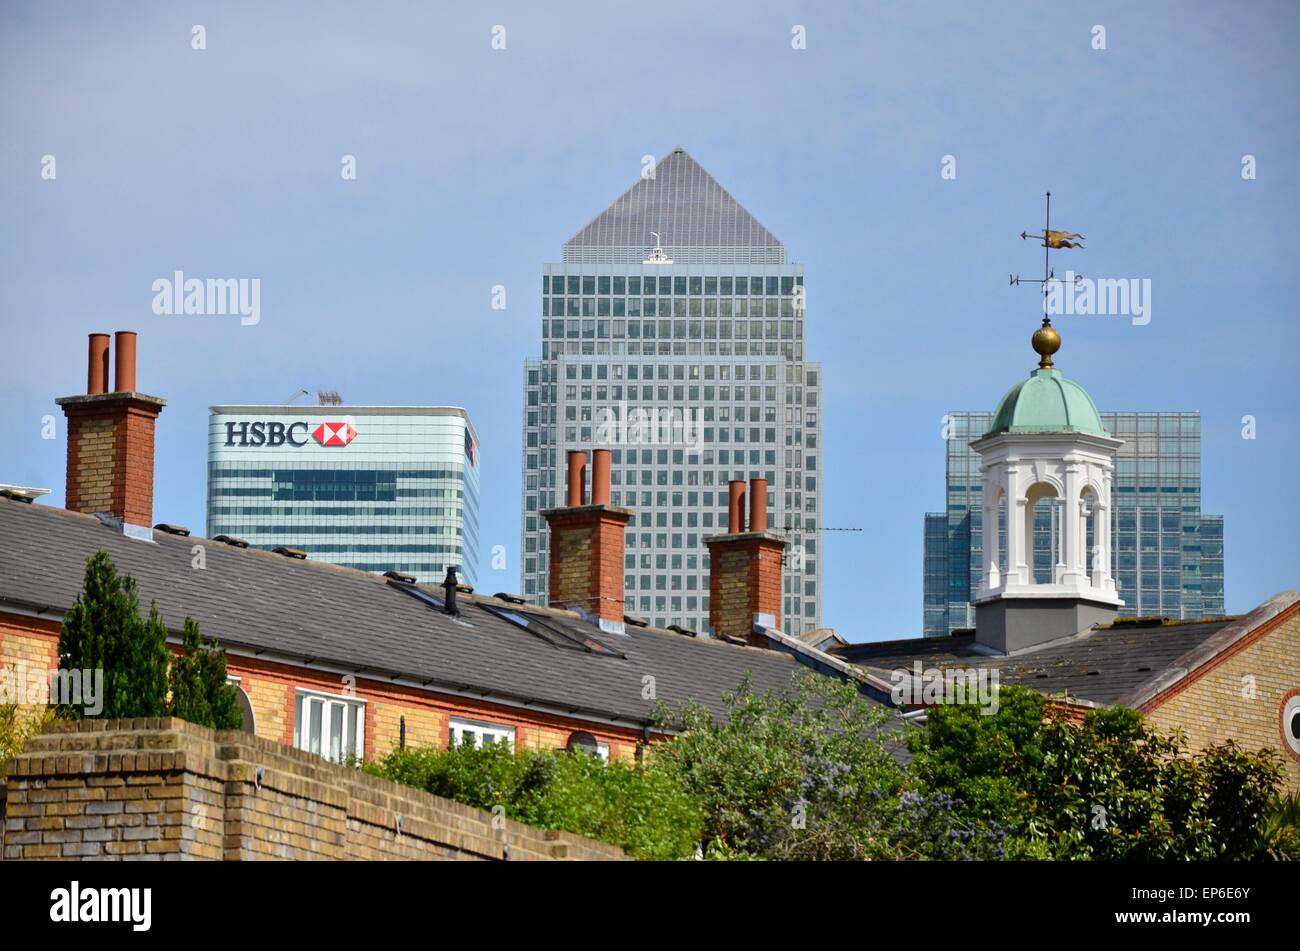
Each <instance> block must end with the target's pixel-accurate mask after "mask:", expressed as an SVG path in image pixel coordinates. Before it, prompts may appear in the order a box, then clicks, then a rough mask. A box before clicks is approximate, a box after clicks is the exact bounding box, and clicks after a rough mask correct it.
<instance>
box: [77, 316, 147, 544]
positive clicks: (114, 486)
mask: <svg viewBox="0 0 1300 951" xmlns="http://www.w3.org/2000/svg"><path fill="white" fill-rule="evenodd" d="M116 336H117V366H116V374H115V377H114V381H113V382H114V388H113V392H111V393H110V392H108V334H99V333H95V334H91V335H90V351H89V357H88V360H87V368H86V393H85V394H84V395H82V396H64V397H60V398H59V399H57V400H55V402H56V403H58V404H59V406H61V407H63V413H64V415H65V416H66V417H67V420H68V474H67V501H66V503H65V504H66V506H67V508H68V509H70V510H71V511H74V512H86V513H89V514H107V515H112V516H114V517H115V518H118V519H120V520H121V521H122V525H123V531H124V532H125V534H128V535H133V536H136V537H140V538H146V539H151V538H152V537H153V533H152V528H151V526H152V525H153V447H154V423H155V421H156V420H157V419H158V414H159V413H161V412H162V408H163V407H164V406H166V405H167V402H166V400H162V399H159V398H158V397H156V396H148V395H146V394H144V393H137V392H136V389H135V344H136V335H135V333H134V332H133V331H130V330H119V331H118V332H117V335H116Z"/></svg>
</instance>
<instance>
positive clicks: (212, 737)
mask: <svg viewBox="0 0 1300 951" xmlns="http://www.w3.org/2000/svg"><path fill="white" fill-rule="evenodd" d="M8 774H9V781H8V799H7V802H6V803H5V813H4V815H5V823H4V841H3V847H2V848H0V855H2V856H3V857H4V858H6V859H77V858H87V859H109V860H111V859H173V860H177V859H188V860H202V859H209V860H216V859H225V860H227V861H247V860H256V859H335V860H337V859H367V860H388V859H468V860H501V859H511V860H516V859H537V860H545V859H591V860H615V859H622V858H624V855H623V852H622V850H620V849H618V848H617V847H615V846H611V845H606V844H604V843H601V842H595V841H593V840H590V839H585V838H583V837H581V836H576V835H571V834H569V833H565V832H555V831H550V830H543V829H535V828H532V827H530V826H526V825H523V824H521V823H518V822H514V821H512V820H509V819H505V818H504V817H495V816H493V815H492V814H491V813H488V812H484V811H482V810H479V809H474V808H472V807H470V806H465V805H462V804H460V803H455V802H452V801H450V800H447V799H443V798H441V797H438V796H433V795H430V794H428V793H424V792H421V791H420V790H416V789H411V788H408V787H404V786H401V785H398V784H396V783H392V782H389V781H388V780H384V779H380V778H378V777H375V776H370V775H368V774H366V773H362V772H361V771H360V770H357V769H352V768H349V767H345V766H339V765H335V764H332V763H328V762H326V761H325V760H323V759H321V758H319V757H317V756H313V755H311V754H309V753H305V752H303V751H301V750H297V749H294V748H293V747H289V746H285V745H284V744H281V743H275V742H272V741H270V740H266V739H262V738H260V737H255V736H252V735H250V734H247V733H243V732H239V731H233V730H224V731H213V730H209V729H206V728H204V727H200V726H196V725H194V724H191V723H186V722H185V721H182V720H177V719H172V718H166V717H164V718H150V719H137V720H120V721H113V720H110V721H104V720H84V721H80V722H66V721H63V722H59V723H56V724H54V725H53V726H52V727H51V729H50V730H49V731H47V732H45V733H43V734H41V735H39V736H35V737H32V738H30V739H29V740H28V742H27V745H26V747H25V749H24V750H23V752H22V753H21V754H20V755H18V756H17V757H15V758H14V759H12V760H10V762H9V765H8ZM399 816H400V817H401V823H400V832H399V828H398V826H399V823H398V817H399Z"/></svg>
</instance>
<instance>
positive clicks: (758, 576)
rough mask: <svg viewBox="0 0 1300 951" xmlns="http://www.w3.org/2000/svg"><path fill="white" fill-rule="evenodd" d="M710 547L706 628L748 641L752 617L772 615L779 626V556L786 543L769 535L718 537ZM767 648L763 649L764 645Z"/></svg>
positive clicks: (780, 611)
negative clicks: (707, 623) (707, 620)
mask: <svg viewBox="0 0 1300 951" xmlns="http://www.w3.org/2000/svg"><path fill="white" fill-rule="evenodd" d="M705 543H706V544H707V545H708V546H709V624H710V625H711V626H712V627H713V630H714V632H715V633H718V634H729V635H732V636H734V637H744V638H749V637H750V636H751V634H752V633H753V629H754V615H755V614H768V615H771V616H772V618H773V619H774V620H773V623H774V624H776V625H779V624H780V623H781V618H782V617H783V614H784V612H783V610H782V603H781V554H782V552H783V551H784V549H785V542H784V541H783V540H782V539H780V538H779V537H778V536H775V535H771V534H768V533H757V532H755V533H745V534H740V535H721V536H715V537H713V538H707V539H705ZM763 646H766V645H763Z"/></svg>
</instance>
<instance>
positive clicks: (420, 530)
mask: <svg viewBox="0 0 1300 951" xmlns="http://www.w3.org/2000/svg"><path fill="white" fill-rule="evenodd" d="M209 409H210V411H211V416H210V417H209V418H208V510H207V536H208V537H209V538H215V537H216V536H217V535H228V536H231V537H233V538H238V539H242V540H243V541H246V542H248V544H249V546H250V547H252V548H261V549H264V550H267V551H269V550H271V549H274V548H278V547H282V546H283V547H286V548H294V549H299V550H301V551H304V552H306V553H307V557H309V558H311V559H313V560H316V561H325V562H330V563H332V564H340V565H347V566H349V567H352V568H360V569H362V570H364V571H374V572H379V573H382V572H385V571H400V572H402V573H403V574H409V575H415V577H416V578H417V579H418V580H419V581H422V582H432V583H438V582H441V581H442V580H443V577H444V576H445V574H446V570H447V566H448V565H455V566H456V568H457V571H458V574H459V576H460V578H461V579H462V580H465V581H467V582H469V583H470V584H473V583H474V582H475V579H476V578H477V575H478V556H479V552H478V524H479V522H478V518H479V515H478V503H479V451H478V450H479V446H478V434H477V433H476V432H475V431H474V427H473V424H472V423H471V422H470V419H469V414H468V413H466V412H465V410H463V409H460V408H458V407H449V406H302V407H296V406H212V407H209Z"/></svg>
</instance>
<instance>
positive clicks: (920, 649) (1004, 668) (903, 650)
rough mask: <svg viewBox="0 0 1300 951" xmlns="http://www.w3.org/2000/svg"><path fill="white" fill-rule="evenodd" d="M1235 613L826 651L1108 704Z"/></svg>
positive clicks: (1178, 662)
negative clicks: (1033, 635) (982, 676)
mask: <svg viewBox="0 0 1300 951" xmlns="http://www.w3.org/2000/svg"><path fill="white" fill-rule="evenodd" d="M1237 621H1238V619H1237V618H1235V617H1224V618H1215V619H1210V620H1205V621H1172V622H1169V621H1161V620H1160V619H1153V620H1151V621H1148V622H1145V623H1139V624H1128V623H1120V624H1114V625H1110V626H1107V627H1103V628H1097V629H1095V630H1091V631H1087V632H1085V633H1083V634H1076V635H1073V636H1071V637H1067V638H1063V639H1061V640H1056V641H1051V642H1048V643H1046V644H1041V645H1038V646H1036V647H1032V648H1027V649H1025V650H1021V651H1017V652H1016V653H1014V654H1010V655H1001V654H997V655H994V654H990V653H989V652H988V649H987V648H984V647H982V646H981V645H978V644H976V642H975V635H974V634H953V635H949V636H948V637H925V638H909V639H906V640H897V641H881V642H877V643H870V644H849V645H847V646H845V647H841V648H833V649H832V650H831V653H832V654H833V655H834V656H836V657H840V658H842V659H844V660H846V661H849V662H850V663H852V664H855V665H857V666H859V667H861V668H863V669H865V670H867V671H868V672H869V673H872V674H873V675H875V676H877V677H881V678H884V679H886V680H887V679H888V678H889V672H890V671H892V670H895V669H898V668H904V669H906V670H909V671H910V670H911V669H912V665H913V663H914V662H916V661H920V663H921V665H922V667H923V668H932V667H933V668H939V669H945V668H954V667H957V668H972V667H973V668H977V669H978V668H985V669H994V668H995V669H997V671H998V678H999V682H1000V683H1001V684H1020V685H1022V686H1025V687H1032V688H1033V689H1035V690H1038V691H1040V692H1041V693H1045V694H1048V695H1053V696H1055V695H1062V694H1064V695H1068V696H1069V697H1070V698H1072V699H1076V700H1082V701H1085V702H1086V703H1091V704H1096V705H1101V706H1112V705H1114V704H1116V703H1117V702H1119V701H1121V700H1125V701H1128V700H1129V698H1131V697H1133V696H1137V695H1139V694H1140V693H1141V692H1142V689H1143V687H1144V686H1145V685H1147V684H1150V683H1155V682H1157V681H1159V680H1162V679H1165V678H1166V677H1167V674H1168V672H1169V671H1171V670H1178V669H1184V668H1185V664H1184V663H1182V659H1183V658H1184V657H1185V656H1186V655H1189V654H1190V653H1191V652H1193V651H1196V650H1197V649H1199V648H1200V647H1201V646H1202V645H1204V644H1206V642H1207V641H1210V639H1211V638H1213V637H1214V636H1215V635H1216V634H1218V633H1219V632H1221V631H1224V630H1225V629H1226V628H1228V627H1229V626H1231V625H1233V624H1234V623H1235V622H1237Z"/></svg>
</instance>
